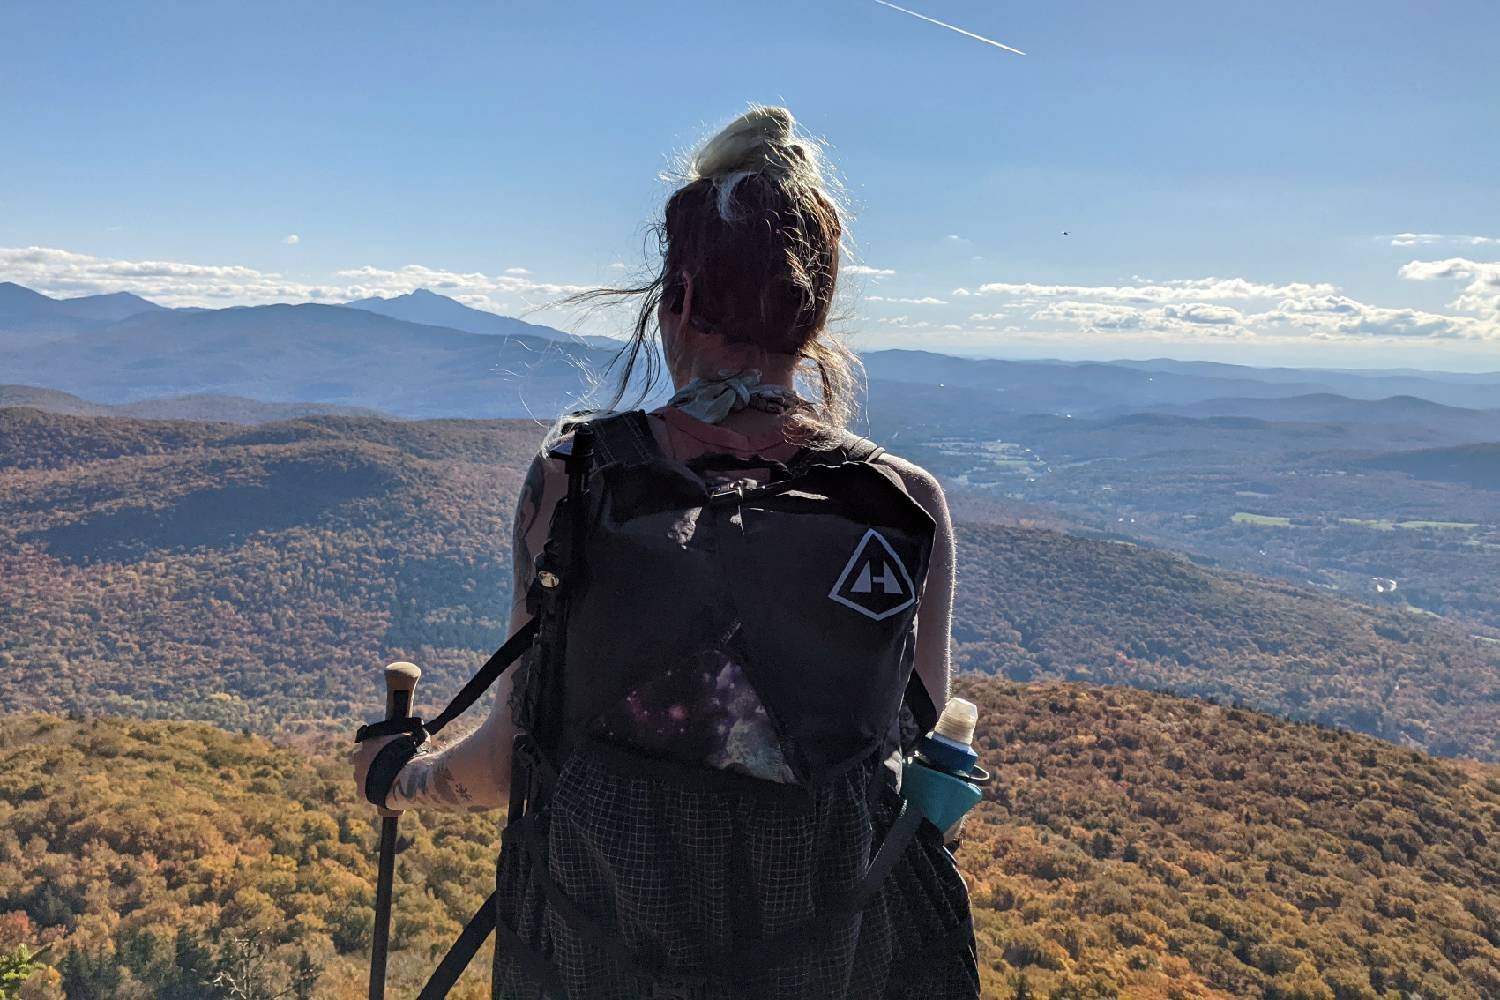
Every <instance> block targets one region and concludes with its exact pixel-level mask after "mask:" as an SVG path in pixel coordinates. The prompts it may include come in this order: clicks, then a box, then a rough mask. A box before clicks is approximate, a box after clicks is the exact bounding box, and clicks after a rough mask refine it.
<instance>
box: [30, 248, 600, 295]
mask: <svg viewBox="0 0 1500 1000" xmlns="http://www.w3.org/2000/svg"><path fill="white" fill-rule="evenodd" d="M333 277H334V278H336V279H341V280H337V281H333V282H329V283H326V284H313V283H307V282H302V281H294V280H291V279H289V278H287V277H286V276H285V275H282V274H280V273H277V272H275V271H261V270H258V269H256V268H252V267H245V266H243V265H240V264H184V263H180V262H175V261H151V260H144V261H135V260H120V259H112V258H107V257H94V256H90V255H88V254H80V253H73V252H72V251H69V250H59V249H55V248H50V247H10V248H6V247H0V280H10V281H15V282H17V283H19V284H22V285H25V286H27V287H28V288H34V289H37V290H38V291H42V292H47V293H50V294H59V295H67V296H72V295H90V294H95V293H99V292H134V293H135V294H137V295H141V296H144V297H145V298H148V299H150V300H152V301H153V302H159V303H161V304H162V305H167V306H208V307H222V306H230V305H261V304H265V303H268V302H344V301H347V300H349V299H359V298H365V297H367V296H371V295H381V296H391V295H404V294H406V293H407V292H412V291H415V290H416V289H418V288H430V289H432V290H433V291H436V292H439V293H441V294H444V295H449V296H452V297H453V298H456V299H458V300H459V301H461V302H464V303H465V304H468V305H473V306H477V307H478V308H487V309H497V308H500V304H501V303H502V302H503V301H505V299H506V297H507V296H508V297H510V298H512V299H520V300H521V301H523V302H525V303H526V304H527V305H528V306H529V307H535V306H537V305H539V304H542V303H539V302H537V301H534V300H545V299H549V298H550V299H555V298H558V297H560V296H563V295H567V294H569V293H571V292H575V291H581V290H583V288H584V287H586V286H582V285H572V284H563V283H558V282H545V281H537V280H534V279H532V278H530V277H528V276H524V275H518V274H496V275H488V274H484V273H482V272H478V271H475V272H467V273H460V272H455V271H446V270H442V269H437V268H429V267H425V266H423V265H420V264H411V265H408V266H406V267H402V268H396V269H394V270H392V269H386V268H377V267H369V266H366V267H360V268H353V269H349V270H344V271H339V272H337V273H336V274H335V275H334V276H333Z"/></svg>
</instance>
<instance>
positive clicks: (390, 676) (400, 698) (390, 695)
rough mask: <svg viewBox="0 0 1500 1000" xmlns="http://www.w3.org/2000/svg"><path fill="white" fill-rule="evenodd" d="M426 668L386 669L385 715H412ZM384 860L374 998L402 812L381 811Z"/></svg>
mask: <svg viewBox="0 0 1500 1000" xmlns="http://www.w3.org/2000/svg"><path fill="white" fill-rule="evenodd" d="M421 676H422V670H421V668H420V667H418V666H417V665H416V664H415V663H407V662H406V661H404V660H402V661H398V662H396V663H392V664H390V665H389V666H387V667H386V668H385V717H386V718H387V719H390V720H396V719H406V718H410V717H411V706H412V701H413V699H414V697H415V695H416V690H417V680H418V679H419V678H421ZM380 816H381V820H380V862H379V867H378V868H377V869H376V873H375V928H374V935H373V937H372V939H371V941H370V1000H384V998H385V964H386V953H387V951H388V950H389V948H390V941H391V890H392V888H393V886H394V884H395V879H396V832H397V829H396V827H397V824H398V823H399V821H400V819H401V814H400V813H399V812H395V811H392V810H389V809H381V810H380Z"/></svg>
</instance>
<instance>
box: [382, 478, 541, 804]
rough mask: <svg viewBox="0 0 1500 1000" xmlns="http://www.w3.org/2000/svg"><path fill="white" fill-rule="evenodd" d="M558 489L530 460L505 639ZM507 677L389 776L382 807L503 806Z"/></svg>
mask: <svg viewBox="0 0 1500 1000" xmlns="http://www.w3.org/2000/svg"><path fill="white" fill-rule="evenodd" d="M566 490H567V479H566V476H565V475H564V474H563V470H562V467H561V464H560V463H557V462H555V461H551V460H548V459H544V458H542V457H541V456H538V457H537V458H536V460H535V461H533V462H532V463H531V468H530V469H529V470H527V473H526V479H525V481H524V482H523V483H522V485H521V495H520V497H519V498H518V499H517V502H516V516H515V522H514V526H513V534H512V541H511V557H512V579H513V581H514V586H513V589H512V596H511V607H510V631H511V633H512V634H514V633H515V631H516V630H517V629H519V628H520V627H521V626H523V625H525V624H526V623H527V622H528V621H529V620H530V619H531V616H530V615H529V614H527V612H526V590H527V588H528V587H529V586H530V584H531V575H532V565H533V562H532V561H533V559H534V558H535V556H536V554H537V553H538V552H540V551H541V549H542V546H543V545H544V544H546V541H547V530H548V527H549V525H550V522H551V520H552V509H553V508H554V507H555V506H556V505H557V501H558V499H560V498H561V496H562V494H563V493H564V492H566ZM514 678H515V670H513V669H512V670H507V671H506V672H505V673H504V674H502V675H501V676H500V679H499V680H498V681H496V682H495V687H494V698H495V701H494V704H493V706H492V707H491V709H490V714H489V717H488V718H486V719H485V721H484V722H483V723H481V724H480V725H479V727H478V728H477V729H475V730H474V731H473V732H471V733H469V734H468V735H467V736H464V737H462V738H461V739H459V740H457V741H455V742H453V743H451V744H449V745H447V746H445V747H443V748H441V749H438V750H434V751H431V752H426V753H422V754H419V755H418V756H416V757H414V758H412V760H411V762H410V763H408V764H407V765H406V766H405V767H404V768H402V769H401V773H400V774H399V775H398V776H397V777H396V783H395V785H394V786H393V787H392V789H391V794H390V796H389V798H388V799H387V800H386V801H387V805H389V806H390V807H391V808H393V809H411V808H429V809H450V810H452V809H458V810H468V811H470V812H479V811H482V810H487V809H496V808H498V807H500V806H501V805H502V804H504V803H505V802H506V801H507V800H508V799H509V797H510V758H511V745H512V743H513V741H514V739H515V735H516V727H515V722H514V720H513V719H512V718H511V709H510V700H511V691H512V689H513V688H514Z"/></svg>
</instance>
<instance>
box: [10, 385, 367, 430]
mask: <svg viewBox="0 0 1500 1000" xmlns="http://www.w3.org/2000/svg"><path fill="white" fill-rule="evenodd" d="M5 406H28V407H33V408H35V409H38V410H41V411H43V412H45V413H58V414H65V415H69V416H79V417H84V416H92V417H103V416H111V415H113V416H121V417H139V418H141V419H143V420H223V421H227V422H229V423H236V424H259V423H265V422H267V421H271V420H295V419H296V418H297V417H309V416H315V415H320V414H326V415H344V416H382V415H383V414H380V413H377V412H376V411H374V410H367V409H362V408H359V407H347V406H333V405H330V404H326V403H265V402H261V401H260V400H258V399H246V398H244V397H243V396H216V395H212V394H210V393H194V394H191V395H187V396H172V397H168V398H166V399H143V400H140V401H138V402H135V403H120V404H117V405H115V406H108V405H105V404H103V403H91V402H89V401H88V400H86V399H82V398H80V397H78V396H75V395H73V394H72V393H68V392H62V391H60V390H57V389H42V388H38V387H37V386H32V385H0V407H5Z"/></svg>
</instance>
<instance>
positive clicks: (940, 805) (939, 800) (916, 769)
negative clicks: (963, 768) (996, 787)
mask: <svg viewBox="0 0 1500 1000" xmlns="http://www.w3.org/2000/svg"><path fill="white" fill-rule="evenodd" d="M970 776H971V777H972V779H973V780H972V781H971V780H967V779H965V778H961V777H958V776H957V775H952V774H947V773H945V772H943V771H939V770H937V769H936V768H933V767H930V766H928V765H927V764H926V763H924V762H923V761H922V760H921V759H920V758H917V757H908V758H906V761H905V763H904V765H903V767H902V769H901V795H902V797H903V798H905V799H906V800H907V801H908V802H910V803H911V804H912V805H914V806H916V807H917V808H918V809H920V810H922V815H924V816H926V817H927V818H928V819H929V820H930V821H931V822H932V825H933V826H935V827H937V828H938V829H939V830H942V831H943V833H944V834H945V835H946V834H947V833H948V831H949V830H951V829H952V828H953V827H954V826H956V825H957V824H958V821H959V820H961V819H963V818H964V814H965V813H967V812H968V811H969V810H970V809H973V808H974V805H975V804H976V803H977V802H978V801H979V799H980V797H981V795H982V794H983V793H982V792H981V791H980V790H979V786H978V785H977V784H974V781H980V782H982V781H987V780H989V775H988V774H987V773H986V772H985V770H984V769H983V768H981V767H979V766H978V765H974V767H973V768H972V770H971V772H970Z"/></svg>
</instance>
